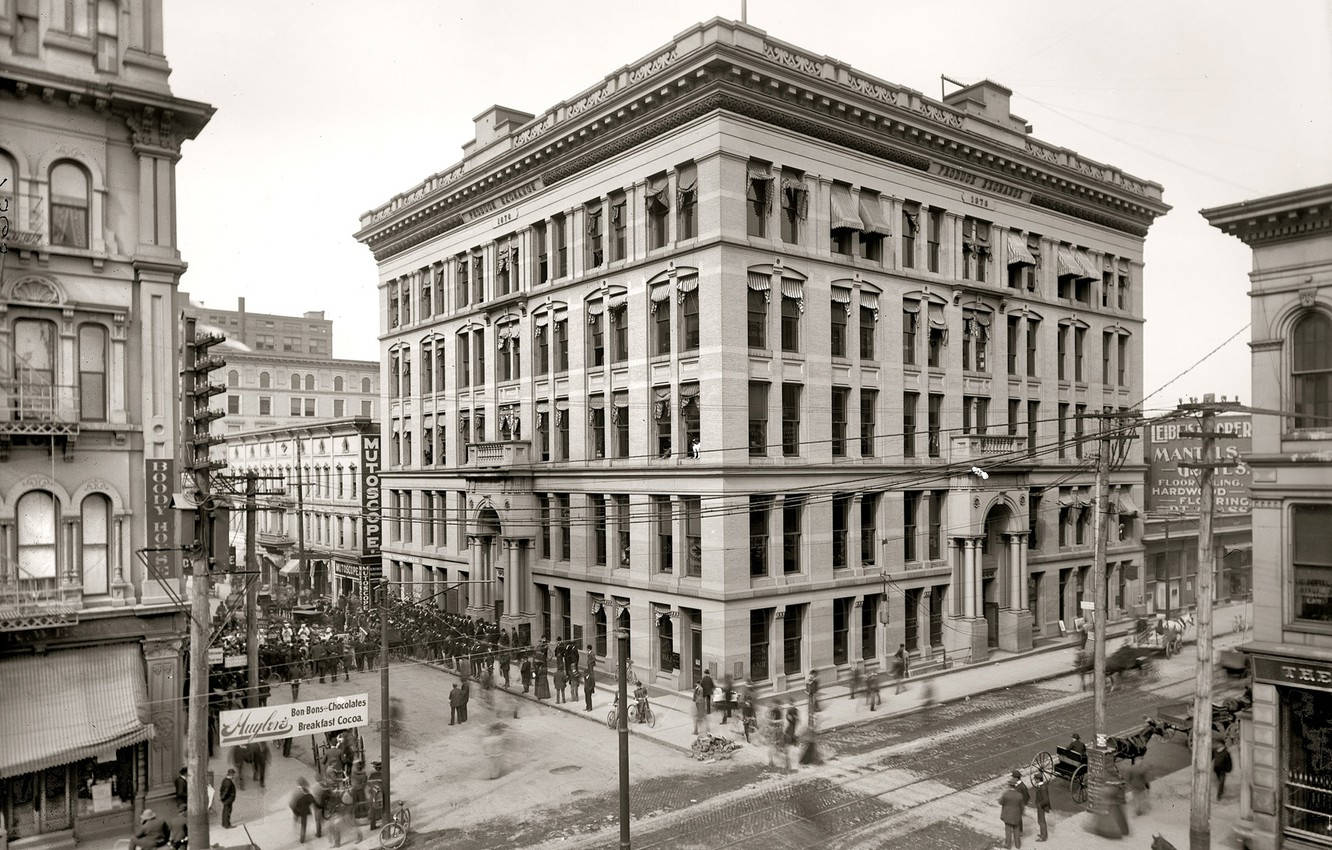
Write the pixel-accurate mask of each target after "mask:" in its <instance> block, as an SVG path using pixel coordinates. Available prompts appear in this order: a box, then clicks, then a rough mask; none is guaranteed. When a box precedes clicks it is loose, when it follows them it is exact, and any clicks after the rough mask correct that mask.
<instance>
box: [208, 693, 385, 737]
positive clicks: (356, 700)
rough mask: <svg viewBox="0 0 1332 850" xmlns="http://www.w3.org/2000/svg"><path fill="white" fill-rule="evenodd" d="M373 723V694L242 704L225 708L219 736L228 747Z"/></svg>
mask: <svg viewBox="0 0 1332 850" xmlns="http://www.w3.org/2000/svg"><path fill="white" fill-rule="evenodd" d="M369 723H370V699H369V694H353V695H352V696H344V697H328V698H327V699H316V700H309V701H307V702H292V703H287V704H285V705H268V706H264V707H263V708H238V709H235V710H234V711H224V712H222V717H221V720H220V722H219V723H218V727H219V735H218V738H219V740H220V741H221V743H222V746H224V747H234V746H237V745H239V744H253V743H257V742H260V741H274V740H279V739H281V738H291V737H293V736H296V735H313V734H314V733H316V732H333V731H336V730H339V729H351V728H352V727H356V726H367V725H369Z"/></svg>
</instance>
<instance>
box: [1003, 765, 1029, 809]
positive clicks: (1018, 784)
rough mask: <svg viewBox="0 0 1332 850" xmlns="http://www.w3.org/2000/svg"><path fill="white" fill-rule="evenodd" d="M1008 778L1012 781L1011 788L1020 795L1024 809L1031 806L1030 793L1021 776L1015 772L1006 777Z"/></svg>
mask: <svg viewBox="0 0 1332 850" xmlns="http://www.w3.org/2000/svg"><path fill="white" fill-rule="evenodd" d="M1008 778H1009V779H1012V780H1013V787H1014V788H1016V789H1017V790H1018V793H1019V794H1021V795H1022V805H1023V806H1024V807H1025V806H1029V805H1031V791H1030V790H1029V789H1028V788H1027V783H1025V782H1023V781H1022V774H1021V773H1020V772H1019V771H1016V770H1015V771H1013V772H1012V773H1010V774H1009V775H1008Z"/></svg>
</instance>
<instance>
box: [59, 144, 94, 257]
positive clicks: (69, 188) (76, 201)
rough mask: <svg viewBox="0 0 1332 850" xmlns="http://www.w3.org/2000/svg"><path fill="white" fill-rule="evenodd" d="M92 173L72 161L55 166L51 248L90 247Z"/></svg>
mask: <svg viewBox="0 0 1332 850" xmlns="http://www.w3.org/2000/svg"><path fill="white" fill-rule="evenodd" d="M88 184H89V181H88V172H86V171H84V170H83V168H82V166H79V165H76V164H75V163H73V162H70V161H69V160H64V161H62V162H57V163H56V164H55V165H53V166H51V244H52V245H61V246H64V247H66V248H87V247H88V223H89V218H88V209H89V206H90V197H89V191H88Z"/></svg>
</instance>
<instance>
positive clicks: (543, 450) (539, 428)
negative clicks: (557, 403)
mask: <svg viewBox="0 0 1332 850" xmlns="http://www.w3.org/2000/svg"><path fill="white" fill-rule="evenodd" d="M535 428H536V444H537V453H538V454H539V455H540V457H541V460H543V461H548V460H550V405H549V402H546V401H538V402H537V408H536V425H535Z"/></svg>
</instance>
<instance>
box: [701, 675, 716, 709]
mask: <svg viewBox="0 0 1332 850" xmlns="http://www.w3.org/2000/svg"><path fill="white" fill-rule="evenodd" d="M698 684H699V687H701V688H702V689H703V703H704V705H705V706H706V709H707V713H708V714H711V713H712V695H713V694H714V693H715V692H716V690H717V685H716V683H715V682H713V681H712V674H711V673H709V672H708V671H707V670H704V671H703V678H702V679H701V680H700V681H699V683H698Z"/></svg>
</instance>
